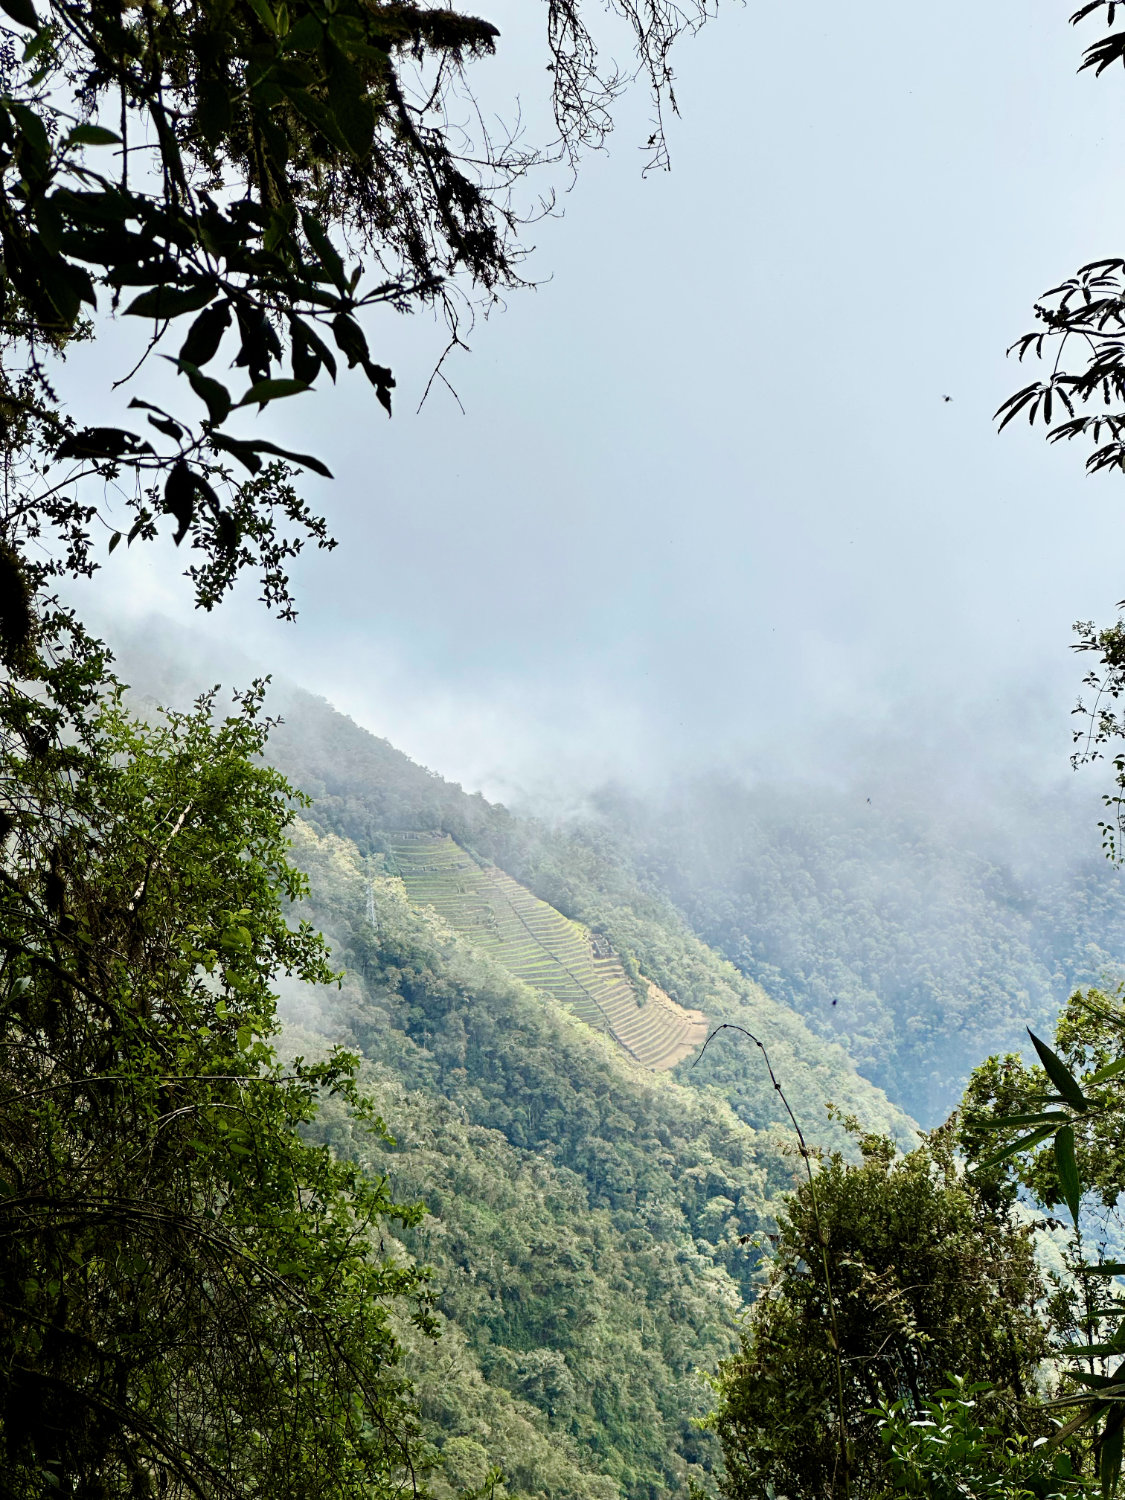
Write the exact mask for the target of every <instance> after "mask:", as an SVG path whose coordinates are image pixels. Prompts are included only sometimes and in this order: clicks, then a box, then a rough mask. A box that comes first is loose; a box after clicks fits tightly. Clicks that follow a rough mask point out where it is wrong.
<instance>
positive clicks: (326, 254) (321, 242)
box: [301, 213, 346, 288]
mask: <svg viewBox="0 0 1125 1500" xmlns="http://www.w3.org/2000/svg"><path fill="white" fill-rule="evenodd" d="M301 224H302V227H303V228H304V231H305V238H306V239H307V240H308V242H309V244H310V245H311V246H312V248H313V249H314V250H315V251H316V253H317V256H318V258H319V260H320V263H321V265H322V266H323V267H324V269H325V270H326V271H327V272H328V274H329V276H330V277H331V278H332V280H333V281H334V282H335V283H336V285H337V286H338V287H341V288H343V286H344V285H345V284H346V278H345V276H344V262H343V261H342V260H341V259H340V257H339V255H338V253H337V251H336V247H335V245H333V243H332V241H331V240H330V239H329V238H328V235H327V234H326V233H325V231H324V226H323V225H322V224H321V222H320V220H319V219H317V218H316V217H315V216H314V215H313V214H306V213H303V214H302V215H301Z"/></svg>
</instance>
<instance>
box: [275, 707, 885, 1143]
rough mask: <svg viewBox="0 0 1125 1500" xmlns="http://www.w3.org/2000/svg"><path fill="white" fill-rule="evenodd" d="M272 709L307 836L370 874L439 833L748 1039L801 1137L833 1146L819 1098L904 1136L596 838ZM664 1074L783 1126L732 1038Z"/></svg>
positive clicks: (809, 1036)
mask: <svg viewBox="0 0 1125 1500" xmlns="http://www.w3.org/2000/svg"><path fill="white" fill-rule="evenodd" d="M276 702H277V707H278V708H279V709H280V711H281V713H282V716H283V723H282V724H281V725H280V727H279V728H278V729H277V730H276V732H275V734H274V735H273V737H272V738H271V741H270V756H271V759H272V760H273V762H274V764H276V765H277V766H278V767H279V768H280V769H281V770H282V771H284V772H285V774H286V775H287V776H289V777H290V779H291V780H292V781H293V782H294V783H295V784H296V785H297V786H299V787H301V788H303V790H304V791H305V792H307V793H308V794H309V795H310V796H311V797H312V798H313V806H312V808H311V809H310V810H309V812H308V814H307V817H308V820H309V822H310V824H311V825H312V826H313V827H314V828H316V829H317V830H318V831H320V832H331V833H336V834H340V835H342V836H344V837H346V838H348V839H350V840H351V841H352V842H353V843H354V844H355V845H356V848H357V849H358V851H359V853H360V854H361V855H362V856H364V857H369V858H377V859H378V864H379V867H380V868H382V867H383V865H384V864H385V862H386V860H387V858H388V856H390V857H391V858H392V859H393V858H394V852H393V845H394V842H395V840H396V839H397V837H398V835H399V834H401V833H403V832H415V833H432V832H433V831H434V830H435V829H440V830H441V831H442V833H443V834H448V835H450V836H451V837H452V838H453V839H455V840H456V842H457V843H458V844H459V845H460V846H461V847H462V848H463V849H465V850H467V851H469V852H470V853H471V854H472V855H473V856H474V857H475V858H476V860H477V862H478V863H485V862H488V861H491V862H493V863H494V864H496V865H498V866H499V867H500V868H501V870H503V871H504V872H506V874H507V875H509V876H510V877H512V879H513V880H516V881H518V882H519V883H520V884H521V885H523V886H526V887H527V888H528V889H529V890H530V891H531V892H533V894H534V895H535V896H537V897H538V898H539V899H540V900H541V901H544V902H546V903H547V904H548V905H550V906H552V907H554V908H555V910H556V911H557V912H559V913H561V915H562V916H563V917H565V918H567V919H568V920H569V921H571V922H574V923H580V924H582V926H583V927H584V928H585V929H586V930H588V931H589V932H590V933H591V934H592V936H593V937H594V938H595V939H604V941H605V942H606V943H607V944H608V945H609V947H610V948H611V949H612V951H613V952H614V953H616V954H618V955H620V956H621V957H622V960H623V961H628V962H630V963H635V964H636V966H637V968H638V969H639V971H640V973H641V974H643V975H644V976H646V977H647V978H648V979H650V980H652V981H653V983H654V984H656V985H657V986H659V988H660V990H662V991H663V992H664V994H665V995H666V996H668V997H669V999H670V1000H671V1001H672V1002H674V1003H675V1004H676V1005H677V1006H679V1007H682V1008H683V1010H685V1011H689V1012H690V1011H697V1012H700V1013H702V1014H703V1015H705V1016H706V1017H707V1018H708V1021H709V1022H710V1024H711V1026H712V1028H714V1027H717V1026H719V1025H720V1024H722V1023H724V1022H725V1023H731V1024H733V1025H737V1026H742V1027H744V1028H746V1029H747V1030H749V1031H751V1032H752V1033H753V1034H754V1035H755V1036H757V1037H759V1038H760V1039H761V1041H762V1042H763V1043H764V1044H765V1045H766V1046H767V1047H768V1049H769V1053H770V1057H771V1059H772V1060H773V1062H774V1065H775V1068H776V1070H777V1071H778V1074H779V1076H780V1077H781V1078H782V1080H783V1082H784V1086H785V1089H786V1092H787V1094H788V1096H789V1098H790V1101H791V1102H792V1103H793V1106H794V1108H795V1109H796V1110H797V1113H798V1116H799V1117H800V1118H801V1119H802V1123H803V1124H804V1125H805V1127H806V1129H807V1130H808V1131H809V1132H810V1134H811V1137H812V1138H813V1139H814V1140H821V1141H823V1142H824V1143H825V1144H832V1145H839V1144H842V1143H844V1141H845V1137H844V1135H843V1134H842V1132H841V1131H840V1130H839V1129H838V1128H837V1127H836V1126H835V1125H833V1124H832V1122H831V1121H830V1120H829V1119H828V1118H827V1116H826V1112H825V1105H826V1103H828V1102H831V1103H833V1104H835V1105H837V1106H839V1108H841V1109H842V1110H844V1111H845V1112H847V1113H850V1114H854V1115H856V1116H858V1117H859V1118H860V1119H862V1120H864V1121H865V1123H866V1125H867V1127H868V1128H870V1129H876V1130H882V1131H884V1132H886V1133H887V1134H890V1135H892V1136H894V1137H896V1138H898V1139H900V1140H902V1141H904V1142H905V1141H907V1140H908V1139H910V1138H911V1137H912V1135H913V1131H914V1129H915V1126H914V1121H913V1119H912V1118H911V1116H910V1115H908V1114H907V1113H906V1112H905V1110H903V1109H902V1108H900V1107H897V1106H896V1105H893V1104H892V1103H891V1102H890V1101H889V1100H888V1099H887V1097H886V1095H885V1094H884V1093H883V1092H882V1091H881V1090H880V1089H878V1088H876V1087H874V1086H873V1085H871V1084H870V1083H868V1082H867V1081H866V1080H865V1079H863V1078H861V1077H860V1076H859V1074H858V1073H857V1071H856V1069H855V1066H854V1064H853V1063H852V1062H851V1060H850V1058H849V1057H848V1056H847V1054H846V1053H845V1052H844V1050H843V1049H842V1048H841V1047H839V1046H837V1045H835V1044H833V1043H831V1042H827V1041H824V1040H822V1039H821V1038H819V1037H817V1036H816V1035H815V1034H814V1033H813V1032H812V1031H810V1029H809V1028H808V1026H807V1025H806V1024H805V1023H804V1022H803V1021H802V1020H801V1018H800V1017H799V1016H798V1015H796V1013H795V1012H794V1011H792V1010H791V1009H789V1007H788V1006H786V1005H783V1004H779V1003H778V1002H777V1001H776V1000H774V999H773V998H772V997H771V996H769V995H768V994H767V993H766V992H765V991H764V990H762V989H761V988H760V987H759V986H758V985H756V984H754V983H752V982H750V981H748V980H747V979H746V978H745V977H744V976H743V975H741V974H740V973H739V972H738V970H737V969H736V968H735V967H734V966H733V965H732V964H730V963H729V962H726V961H724V960H722V959H720V958H719V957H718V956H717V955H716V954H715V953H714V952H713V951H712V950H711V949H709V948H708V947H707V946H706V944H705V943H703V942H701V941H700V939H699V938H697V937H696V936H695V935H694V933H692V931H691V929H690V928H689V926H688V924H687V923H686V921H685V920H684V918H683V917H682V916H681V914H680V913H679V912H678V911H677V910H676V909H675V907H674V906H673V905H672V903H671V902H670V901H669V900H668V899H667V898H666V897H664V896H662V895H660V894H659V893H657V892H656V891H655V890H652V889H648V888H646V887H644V886H642V885H641V883H640V882H639V881H638V879H637V877H636V875H635V874H634V873H633V870H632V867H631V865H630V863H629V859H628V857H627V856H626V855H624V854H622V852H621V850H620V849H619V847H618V846H617V845H616V844H615V843H614V841H613V839H612V838H611V837H610V836H609V835H608V834H606V833H605V832H604V831H603V832H601V833H598V832H597V831H594V832H590V831H588V830H562V831H560V830H552V829H549V828H546V827H545V826H543V825H542V824H539V823H536V822H535V821H534V820H531V819H522V818H516V817H513V815H512V814H511V813H509V812H508V811H507V810H506V809H505V808H503V807H498V806H495V805H493V804H490V803H488V802H486V801H485V799H484V798H483V797H480V796H479V795H473V796H469V795H467V794H466V793H465V792H463V791H462V790H461V788H460V787H458V786H455V785H453V784H451V783H449V782H445V781H443V780H442V779H441V778H440V777H439V776H436V775H435V774H434V773H433V772H431V771H427V770H425V769H423V768H422V767H420V766H417V765H415V764H414V763H413V762H412V761H410V760H409V759H408V758H407V757H406V756H405V755H402V754H401V752H399V751H396V750H395V749H394V748H393V747H392V746H391V745H389V744H388V743H387V742H386V741H385V740H379V739H377V738H376V737H375V736H374V735H371V734H369V733H367V732H366V731H365V730H363V729H360V728H359V727H358V726H357V725H356V724H354V723H353V722H352V721H351V720H350V719H348V718H347V717H345V716H344V715H343V714H340V713H337V712H336V711H335V710H334V709H332V708H331V707H330V705H328V704H327V703H325V702H324V701H323V700H322V699H317V698H315V697H313V696H312V695H311V694H309V693H305V692H303V691H301V690H290V691H288V692H287V693H285V694H278V697H277V700H276ZM423 862H424V861H423ZM675 1072H676V1076H677V1077H679V1078H681V1079H682V1080H683V1082H684V1083H685V1084H686V1085H687V1086H689V1087H691V1088H703V1089H707V1088H718V1089H720V1091H721V1092H722V1094H723V1096H724V1097H725V1098H726V1099H727V1100H728V1101H729V1102H730V1104H731V1105H732V1107H733V1108H734V1110H735V1111H736V1113H737V1114H738V1115H739V1116H740V1117H741V1118H742V1119H743V1120H744V1121H745V1122H746V1123H747V1124H749V1125H752V1126H754V1127H755V1128H756V1129H761V1128H765V1127H767V1126H769V1125H771V1124H775V1123H780V1122H782V1121H784V1120H785V1119H786V1116H785V1112H784V1109H783V1107H782V1105H781V1104H780V1102H779V1101H778V1099H777V1097H776V1095H775V1093H774V1090H773V1089H772V1087H771V1086H770V1084H769V1081H768V1078H767V1077H766V1073H765V1069H764V1067H763V1065H762V1061H761V1058H760V1057H759V1055H758V1053H757V1051H756V1050H755V1048H754V1046H753V1044H752V1043H750V1042H748V1041H747V1039H745V1038H743V1037H739V1036H738V1035H737V1034H735V1033H729V1032H728V1033H723V1034H721V1035H720V1036H719V1037H717V1038H716V1039H715V1040H714V1041H712V1042H711V1043H710V1045H709V1046H708V1047H707V1049H706V1051H705V1052H704V1053H703V1054H702V1055H701V1056H699V1055H697V1056H696V1058H695V1059H694V1060H693V1061H692V1062H686V1061H683V1062H680V1063H679V1064H678V1066H677V1068H676V1070H675ZM906 1103H907V1105H908V1106H909V1100H907V1101H906Z"/></svg>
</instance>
